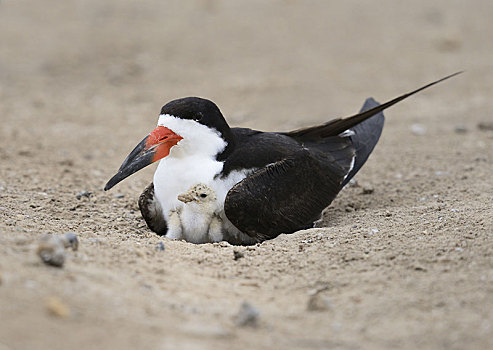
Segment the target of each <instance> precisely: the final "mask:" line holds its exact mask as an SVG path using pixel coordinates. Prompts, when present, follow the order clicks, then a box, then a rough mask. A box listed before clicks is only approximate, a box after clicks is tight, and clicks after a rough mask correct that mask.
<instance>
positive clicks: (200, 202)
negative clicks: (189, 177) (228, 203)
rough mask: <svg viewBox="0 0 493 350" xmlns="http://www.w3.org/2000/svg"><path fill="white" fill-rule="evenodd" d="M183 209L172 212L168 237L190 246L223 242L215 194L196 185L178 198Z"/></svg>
mask: <svg viewBox="0 0 493 350" xmlns="http://www.w3.org/2000/svg"><path fill="white" fill-rule="evenodd" d="M178 200H179V201H181V202H183V203H184V205H183V206H182V207H179V208H176V209H173V210H171V212H170V213H169V216H168V232H167V233H166V237H168V238H171V239H184V240H185V241H187V242H191V243H214V242H220V241H222V240H223V231H222V220H221V218H220V216H219V211H220V208H221V206H220V205H219V203H218V202H217V196H216V193H215V192H214V190H213V189H212V188H211V187H209V186H207V185H205V184H197V185H195V186H193V187H192V188H190V189H189V190H188V191H187V192H185V193H182V194H180V195H178Z"/></svg>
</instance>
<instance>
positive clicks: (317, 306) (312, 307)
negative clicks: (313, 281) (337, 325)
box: [307, 293, 331, 311]
mask: <svg viewBox="0 0 493 350" xmlns="http://www.w3.org/2000/svg"><path fill="white" fill-rule="evenodd" d="M330 306H331V305H330V299H329V298H327V297H324V296H322V295H320V293H315V294H313V295H311V296H310V299H308V305H307V309H308V311H325V310H328V309H330Z"/></svg>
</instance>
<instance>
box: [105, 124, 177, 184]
mask: <svg viewBox="0 0 493 350" xmlns="http://www.w3.org/2000/svg"><path fill="white" fill-rule="evenodd" d="M182 139H183V137H181V136H180V135H178V134H176V133H175V132H173V131H172V130H170V129H168V128H167V127H164V126H158V127H157V128H156V129H154V130H153V131H152V132H151V133H150V134H149V135H148V136H146V137H145V138H144V139H143V140H142V141H140V143H139V144H138V145H137V146H136V147H135V148H134V149H133V151H132V152H131V153H130V154H129V155H128V156H127V158H126V159H125V160H124V161H123V164H122V165H121V166H120V169H118V172H117V173H116V175H115V176H113V177H112V178H111V179H110V181H108V183H107V184H106V186H105V187H104V190H105V191H107V190H109V189H110V188H112V187H113V186H115V185H116V184H117V183H119V182H120V181H122V180H124V179H126V178H127V177H129V176H130V175H132V174H133V173H135V172H137V171H139V170H140V169H142V168H144V167H146V166H148V165H149V164H151V163H154V162H156V161H158V160H160V159H162V158H164V157H166V156H168V155H169V152H170V150H171V148H172V147H173V146H175V145H176V144H177V143H178V142H180V141H181V140H182Z"/></svg>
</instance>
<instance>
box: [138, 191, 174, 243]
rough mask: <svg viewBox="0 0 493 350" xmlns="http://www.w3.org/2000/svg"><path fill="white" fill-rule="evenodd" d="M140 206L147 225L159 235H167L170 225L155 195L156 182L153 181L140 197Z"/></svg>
mask: <svg viewBox="0 0 493 350" xmlns="http://www.w3.org/2000/svg"><path fill="white" fill-rule="evenodd" d="M139 208H140V212H141V213H142V217H143V218H144V220H145V222H146V224H147V226H148V227H149V228H150V229H151V230H152V231H154V232H156V233H157V234H158V235H161V236H163V235H165V234H166V232H168V225H167V224H166V220H165V219H164V216H163V211H162V210H161V205H160V204H159V201H158V200H157V199H156V197H154V183H153V182H151V184H150V185H149V186H147V187H146V188H145V190H144V192H142V194H141V195H140V197H139Z"/></svg>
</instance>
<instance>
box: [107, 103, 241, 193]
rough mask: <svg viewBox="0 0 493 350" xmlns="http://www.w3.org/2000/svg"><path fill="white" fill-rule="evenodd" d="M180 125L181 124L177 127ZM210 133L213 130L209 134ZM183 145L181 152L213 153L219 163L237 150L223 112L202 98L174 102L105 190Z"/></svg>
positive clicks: (167, 105) (163, 110) (163, 111)
mask: <svg viewBox="0 0 493 350" xmlns="http://www.w3.org/2000/svg"><path fill="white" fill-rule="evenodd" d="M161 120H165V122H163V123H164V125H163V124H161ZM177 121H178V124H176V122H177ZM179 121H181V122H179ZM185 121H186V122H185ZM190 121H192V122H190ZM166 123H172V124H173V125H171V126H170V125H169V124H166ZM197 123H198V124H199V125H198V124H197ZM204 126H205V127H207V128H204ZM207 129H212V130H209V131H207ZM204 130H205V132H204ZM211 131H214V132H211ZM216 132H218V133H219V134H220V137H221V138H222V140H224V141H225V146H224V142H222V141H218V135H217V133H216ZM211 136H212V139H211ZM208 137H209V138H208ZM208 141H209V142H208ZM180 142H182V143H181V145H182V147H183V148H182V149H186V150H187V151H192V152H195V150H196V152H197V153H200V152H208V151H211V152H212V156H214V157H215V159H217V160H219V161H222V160H224V159H226V157H227V156H228V155H229V154H230V153H231V152H232V151H233V149H234V146H235V138H234V135H233V133H232V132H231V129H230V127H229V125H228V123H227V122H226V120H225V119H224V117H223V115H222V114H221V111H220V110H219V108H218V107H217V106H216V105H215V104H214V103H213V102H211V101H209V100H206V99H203V98H199V97H185V98H181V99H178V100H173V101H171V102H168V103H167V104H166V105H164V106H163V108H161V113H160V117H159V122H158V126H157V127H156V129H154V130H153V131H152V132H151V133H150V134H149V135H148V136H146V137H145V138H144V139H143V140H142V141H141V142H140V143H139V144H138V145H137V146H136V147H135V148H134V150H133V151H132V152H131V153H130V154H129V155H128V157H127V159H125V161H124V162H123V164H122V165H121V167H120V169H119V170H118V173H117V174H116V175H115V176H113V177H112V178H111V179H110V181H108V183H107V184H106V186H105V190H108V189H110V188H111V187H113V186H114V185H116V184H117V183H118V182H120V181H122V180H123V179H125V178H126V177H128V176H130V175H131V174H133V173H135V172H136V171H138V170H140V169H142V168H143V167H145V166H147V165H149V164H151V163H153V162H156V161H158V160H160V159H162V158H165V157H167V156H168V155H169V154H170V150H171V148H172V147H175V146H176V145H177V144H178V143H180ZM201 142H202V143H201ZM185 145H186V146H185ZM218 149H219V150H218ZM216 152H217V153H216Z"/></svg>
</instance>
